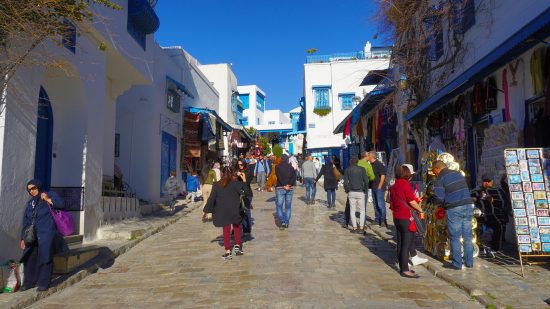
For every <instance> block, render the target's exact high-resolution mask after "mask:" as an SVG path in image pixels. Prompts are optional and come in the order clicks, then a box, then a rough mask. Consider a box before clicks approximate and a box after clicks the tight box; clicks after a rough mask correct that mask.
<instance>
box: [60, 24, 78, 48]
mask: <svg viewBox="0 0 550 309" xmlns="http://www.w3.org/2000/svg"><path fill="white" fill-rule="evenodd" d="M63 25H64V26H65V33H63V35H62V38H61V44H62V45H63V46H64V47H65V48H66V49H68V50H70V51H71V52H72V53H73V54H74V53H76V27H75V25H74V24H73V23H71V22H70V21H68V20H64V21H63Z"/></svg>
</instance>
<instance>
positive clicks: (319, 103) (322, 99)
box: [313, 87, 330, 109]
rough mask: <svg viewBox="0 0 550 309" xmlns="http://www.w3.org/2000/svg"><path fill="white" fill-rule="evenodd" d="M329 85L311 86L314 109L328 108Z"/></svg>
mask: <svg viewBox="0 0 550 309" xmlns="http://www.w3.org/2000/svg"><path fill="white" fill-rule="evenodd" d="M329 92H330V87H316V88H313V96H314V99H315V109H329V108H330V94H329Z"/></svg>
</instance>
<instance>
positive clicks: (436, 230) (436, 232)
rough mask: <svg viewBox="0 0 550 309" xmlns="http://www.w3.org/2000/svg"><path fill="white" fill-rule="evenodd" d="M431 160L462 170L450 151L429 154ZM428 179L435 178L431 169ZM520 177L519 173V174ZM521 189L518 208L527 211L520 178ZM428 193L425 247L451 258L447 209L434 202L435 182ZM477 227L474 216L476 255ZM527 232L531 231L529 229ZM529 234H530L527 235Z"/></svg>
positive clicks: (436, 253) (424, 206)
mask: <svg viewBox="0 0 550 309" xmlns="http://www.w3.org/2000/svg"><path fill="white" fill-rule="evenodd" d="M427 157H428V158H430V160H441V161H443V162H445V164H447V167H448V168H449V169H453V170H457V171H460V172H462V171H461V170H460V165H459V164H458V163H457V162H455V161H454V157H453V156H452V155H451V154H449V153H445V152H444V153H441V154H439V155H429V156H427ZM427 165H428V167H431V162H429V163H427ZM425 177H426V180H429V178H430V177H432V178H433V175H430V170H429V169H428V173H427V175H426V176H425ZM518 178H519V175H518ZM518 180H519V181H518V184H519V187H518V188H519V190H518V192H517V193H518V196H517V197H518V201H517V202H518V204H517V205H516V206H517V207H518V208H520V207H519V205H521V208H522V209H521V210H523V211H524V212H526V209H525V206H524V196H523V192H522V189H523V187H522V184H521V179H518ZM426 195H427V196H428V198H427V199H425V200H424V201H423V205H422V209H423V210H424V222H425V225H426V234H425V235H423V236H424V248H425V249H426V251H428V252H430V253H431V254H432V255H434V256H437V257H440V258H443V259H445V260H449V259H450V257H451V250H450V249H451V247H450V243H449V236H448V232H447V223H446V219H445V210H444V209H443V207H441V204H438V203H434V202H432V199H431V198H430V196H432V195H433V182H428V185H427V186H426ZM524 219H525V224H523V225H527V217H524ZM476 228H477V219H476V218H473V220H472V234H473V243H474V256H477V255H479V246H478V239H477V237H476V233H475V229H476ZM527 234H529V231H528V230H527ZM527 236H529V235H527Z"/></svg>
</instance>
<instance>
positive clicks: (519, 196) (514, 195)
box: [512, 192, 523, 200]
mask: <svg viewBox="0 0 550 309" xmlns="http://www.w3.org/2000/svg"><path fill="white" fill-rule="evenodd" d="M512 200H523V192H512Z"/></svg>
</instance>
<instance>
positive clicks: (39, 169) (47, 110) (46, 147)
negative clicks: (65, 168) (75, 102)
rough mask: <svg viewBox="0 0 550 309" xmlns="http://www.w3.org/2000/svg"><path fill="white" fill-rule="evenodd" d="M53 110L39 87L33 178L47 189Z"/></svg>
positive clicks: (46, 96) (50, 173)
mask: <svg viewBox="0 0 550 309" xmlns="http://www.w3.org/2000/svg"><path fill="white" fill-rule="evenodd" d="M52 142H53V112H52V105H51V104H50V98H49V97H48V94H47V93H46V90H44V88H43V87H40V93H39V96H38V112H37V119H36V149H35V157H34V178H36V179H40V180H41V181H42V184H43V186H44V189H46V190H49V189H50V185H51V178H52Z"/></svg>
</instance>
